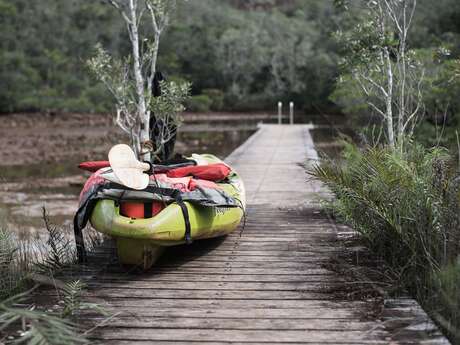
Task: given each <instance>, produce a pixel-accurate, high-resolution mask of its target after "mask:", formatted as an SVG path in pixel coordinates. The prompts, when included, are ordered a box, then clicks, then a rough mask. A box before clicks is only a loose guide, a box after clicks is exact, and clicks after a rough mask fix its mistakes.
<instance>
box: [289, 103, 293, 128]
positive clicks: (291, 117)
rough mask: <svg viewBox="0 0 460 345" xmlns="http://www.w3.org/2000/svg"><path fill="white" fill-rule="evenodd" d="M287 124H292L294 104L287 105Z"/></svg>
mask: <svg viewBox="0 0 460 345" xmlns="http://www.w3.org/2000/svg"><path fill="white" fill-rule="evenodd" d="M289 123H290V124H291V125H293V124H294V102H291V103H289Z"/></svg>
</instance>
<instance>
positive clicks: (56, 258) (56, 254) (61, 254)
mask: <svg viewBox="0 0 460 345" xmlns="http://www.w3.org/2000/svg"><path fill="white" fill-rule="evenodd" d="M43 221H44V224H45V228H46V230H47V231H48V240H47V241H46V248H45V249H44V251H43V252H44V253H43V259H42V260H40V261H39V262H37V267H38V268H39V270H41V271H43V272H54V271H56V270H59V269H62V268H63V267H64V266H66V265H69V264H72V263H74V262H75V261H76V251H75V246H74V242H73V241H72V240H71V239H69V238H67V237H66V236H65V234H64V233H63V231H62V229H60V228H59V227H57V226H56V225H54V224H52V223H51V222H50V220H49V217H48V215H47V213H46V209H45V208H43Z"/></svg>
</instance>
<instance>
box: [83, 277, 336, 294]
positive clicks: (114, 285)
mask: <svg viewBox="0 0 460 345" xmlns="http://www.w3.org/2000/svg"><path fill="white" fill-rule="evenodd" d="M342 286H344V283H343V282H319V283H316V282H315V283H313V282H307V283H306V282H288V283H279V282H276V283H274V282H270V283H253V282H237V283H235V282H209V281H208V282H197V281H194V280H190V281H173V280H171V281H164V280H151V281H138V280H137V281H129V283H128V282H126V281H118V282H117V281H116V280H115V281H104V282H93V283H91V282H90V283H88V288H90V289H104V290H108V289H152V290H232V291H303V292H305V291H312V292H318V291H324V290H327V289H330V288H337V287H342Z"/></svg>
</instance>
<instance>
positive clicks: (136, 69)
mask: <svg viewBox="0 0 460 345" xmlns="http://www.w3.org/2000/svg"><path fill="white" fill-rule="evenodd" d="M135 1H136V0H129V9H130V12H131V24H130V31H131V35H130V36H131V37H130V38H131V46H132V52H133V73H134V78H135V80H136V93H137V98H138V104H137V111H138V113H139V114H138V115H139V119H140V129H139V141H140V143H139V144H140V151H139V159H140V160H146V161H150V152H144V144H145V143H146V142H148V141H149V140H150V137H149V132H150V129H149V125H150V123H149V122H150V121H149V120H150V119H149V114H148V112H147V107H146V104H145V94H144V91H145V90H144V78H143V77H142V70H141V62H140V54H139V32H138V27H137V13H136V10H137V9H136V7H137V4H135Z"/></svg>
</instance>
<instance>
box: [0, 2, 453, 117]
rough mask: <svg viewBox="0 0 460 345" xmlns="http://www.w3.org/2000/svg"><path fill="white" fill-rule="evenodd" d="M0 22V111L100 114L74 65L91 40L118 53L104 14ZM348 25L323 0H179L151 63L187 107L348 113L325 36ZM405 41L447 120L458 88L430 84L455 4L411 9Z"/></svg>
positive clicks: (335, 57)
mask: <svg viewBox="0 0 460 345" xmlns="http://www.w3.org/2000/svg"><path fill="white" fill-rule="evenodd" d="M345 18H346V19H345ZM356 20H359V18H357V19H356ZM0 22H1V27H2V29H1V31H0V112H19V111H72V112H107V111H111V110H112V105H113V101H112V99H111V98H110V96H109V94H108V93H107V91H106V90H105V88H104V86H103V85H101V84H99V83H97V82H96V81H95V80H94V79H93V78H92V77H91V75H90V73H89V72H88V71H87V69H86V67H85V61H86V60H87V59H88V57H89V56H91V55H92V54H93V52H94V46H95V45H96V43H98V42H101V43H102V44H103V46H104V47H105V48H107V49H108V50H109V51H111V52H113V53H115V54H117V55H119V56H122V55H126V54H128V53H129V40H128V38H127V34H126V30H125V27H124V24H123V22H122V21H121V20H120V18H119V16H118V13H117V12H116V11H114V9H113V8H112V7H110V6H108V5H105V4H103V3H102V2H100V1H92V0H91V1H88V0H66V1H56V0H39V1H38V0H37V1H29V0H0ZM353 25H356V22H355V21H354V20H353V19H352V17H350V16H343V15H342V12H341V10H340V9H337V8H336V7H334V2H333V1H332V0H331V1H322V0H321V1H319V0H284V1H282V0H277V1H276V0H250V1H248V0H226V1H222V0H199V1H196V0H192V1H188V2H181V3H180V5H179V8H178V10H177V13H176V15H175V18H174V20H173V21H172V25H171V26H170V27H169V29H168V31H167V33H166V34H165V36H164V37H163V40H162V42H161V47H160V63H159V66H160V69H161V70H162V71H163V72H164V73H165V74H166V75H167V76H168V77H169V78H170V79H186V80H189V81H191V82H192V83H193V90H192V92H193V97H192V98H191V99H190V101H189V102H188V108H189V109H190V110H192V111H208V110H214V111H219V110H235V111H237V110H245V111H248V110H262V109H267V108H270V109H271V108H272V107H273V104H275V101H278V100H284V101H290V100H293V101H295V102H296V103H297V104H298V105H300V106H301V107H302V108H304V109H305V110H306V111H316V110H317V109H318V108H320V109H323V110H328V111H331V109H334V110H342V111H344V112H348V113H350V114H351V113H353V114H355V113H356V112H359V109H353V104H354V102H353V95H349V94H348V92H349V90H346V89H345V90H344V89H340V87H336V78H337V77H338V75H339V67H338V66H339V62H340V56H339V55H340V49H339V44H337V42H336V41H334V39H333V33H334V32H335V31H336V30H338V28H342V29H343V28H345V29H346V28H347V27H352V26H353ZM146 30H147V29H146ZM411 35H412V36H411V48H415V49H417V51H418V52H419V53H420V56H423V57H424V59H425V61H426V64H427V68H428V69H429V70H431V71H432V72H433V71H436V73H434V72H433V73H431V74H430V73H427V75H428V76H430V75H432V76H433V77H432V79H433V80H432V86H434V87H435V89H433V88H429V92H428V94H427V97H426V99H427V109H428V112H431V113H433V114H434V113H437V112H439V111H441V109H444V105H445V104H448V108H449V110H448V112H449V114H451V117H452V118H455V116H456V113H458V109H459V108H460V105H459V101H458V97H457V95H458V94H459V93H458V91H459V90H460V87H457V88H455V87H453V86H452V84H449V86H448V87H447V86H446V87H443V82H442V80H439V78H448V76H446V75H443V73H444V72H445V73H448V70H449V68H448V67H449V61H451V60H452V61H453V60H454V59H455V58H458V56H459V55H460V2H459V1H458V0H437V1H431V0H422V1H419V8H418V11H417V16H416V23H415V25H414V27H413V30H412V34H411ZM441 48H442V49H443V48H448V50H449V51H450V53H449V54H448V55H447V56H444V57H443V59H442V60H439V61H438V60H436V58H434V52H436V51H437V50H439V49H441ZM444 70H445V71H444ZM443 71H444V72H443ZM433 92H435V93H436V95H435V97H432V96H433ZM439 100H442V102H443V104H442V105H440V104H438V103H440V101H439ZM430 107H431V108H430ZM438 108H439V109H438ZM430 109H431V111H430Z"/></svg>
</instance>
